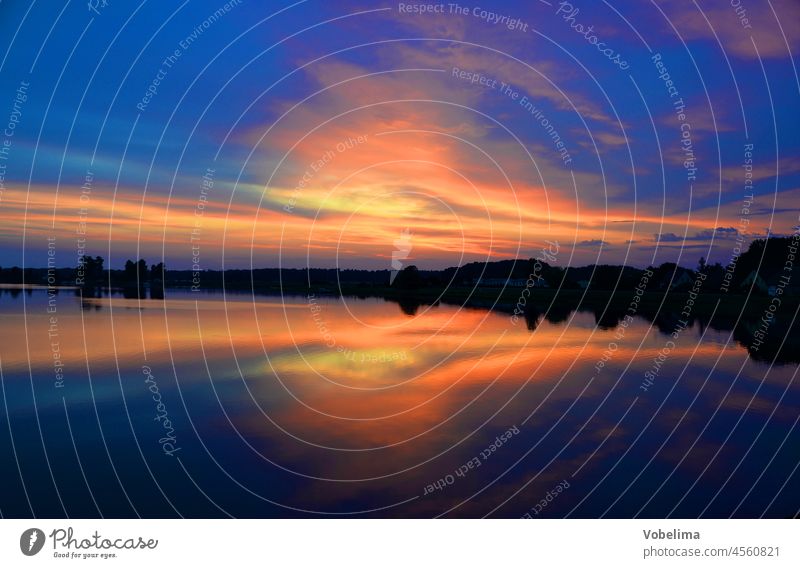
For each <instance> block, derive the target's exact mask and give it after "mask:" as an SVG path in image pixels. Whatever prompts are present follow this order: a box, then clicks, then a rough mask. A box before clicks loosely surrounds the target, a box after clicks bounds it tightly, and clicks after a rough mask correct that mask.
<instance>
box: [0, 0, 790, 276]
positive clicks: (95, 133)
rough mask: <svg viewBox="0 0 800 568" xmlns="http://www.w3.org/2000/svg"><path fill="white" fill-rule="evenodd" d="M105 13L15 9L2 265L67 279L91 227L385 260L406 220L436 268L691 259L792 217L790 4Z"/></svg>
mask: <svg viewBox="0 0 800 568" xmlns="http://www.w3.org/2000/svg"><path fill="white" fill-rule="evenodd" d="M97 4H98V7H97V10H96V11H91V10H89V9H88V8H87V5H86V3H85V2H78V3H76V2H69V3H67V4H65V5H63V6H64V9H63V11H60V10H61V6H59V7H58V8H57V9H55V8H54V7H53V5H52V4H49V3H42V2H34V3H32V4H29V3H27V2H21V1H16V2H15V1H4V2H2V4H0V25H1V26H2V37H3V38H4V39H3V40H2V49H0V56H2V58H3V59H2V66H1V67H0V82H2V87H3V93H5V102H4V103H3V105H0V122H2V123H3V125H6V124H7V122H8V121H11V120H12V117H16V118H14V120H16V119H18V122H15V124H16V128H14V129H13V134H12V135H10V136H9V135H8V131H7V132H6V134H5V135H3V136H0V138H4V141H5V143H6V144H7V145H9V146H8V160H6V162H7V167H6V168H5V170H4V174H3V193H2V201H0V221H2V227H0V239H2V248H1V249H0V264H1V265H3V266H10V265H12V264H17V265H23V264H24V265H25V266H44V265H45V264H46V261H47V258H46V250H47V239H48V238H55V239H56V242H57V243H58V248H57V254H56V257H57V264H58V265H59V266H72V265H74V264H75V255H76V246H77V245H76V242H77V239H78V236H77V235H76V227H78V226H79V225H80V223H81V221H85V222H86V226H87V227H88V230H87V231H86V233H87V234H86V235H85V237H86V249H87V252H89V253H91V254H100V255H102V256H104V257H107V258H109V259H110V262H111V264H112V265H113V266H119V265H121V264H122V263H124V261H125V259H127V258H132V257H134V256H144V257H146V258H147V259H148V260H149V261H151V262H155V261H158V260H162V259H163V260H165V261H166V263H167V266H168V267H170V266H171V267H175V268H188V267H190V266H191V265H192V264H198V262H196V261H197V259H198V258H199V259H200V261H199V264H201V265H202V267H203V268H220V267H223V266H224V267H247V266H250V265H251V264H252V265H254V266H278V265H282V266H305V265H312V266H343V267H356V266H358V267H368V268H388V267H389V263H390V259H391V255H392V251H393V250H394V246H395V245H394V244H393V243H394V240H395V239H397V238H398V237H399V236H400V235H401V233H402V231H404V230H405V229H409V230H410V234H411V235H412V236H411V243H412V251H411V255H410V259H411V260H412V261H413V262H415V263H417V264H418V265H420V266H424V267H430V268H433V267H444V266H451V265H455V264H459V263H462V262H466V261H474V260H483V259H504V258H514V257H516V256H519V257H528V256H533V255H535V254H536V252H537V251H538V250H539V249H540V248H541V247H542V246H543V243H544V241H545V240H551V241H552V240H557V241H558V242H559V243H560V244H561V245H562V247H561V251H562V253H561V254H562V256H561V258H559V262H557V263H558V264H562V265H563V264H568V263H569V264H575V265H580V264H586V263H590V262H603V263H623V262H624V263H627V264H633V265H638V266H643V265H647V264H650V263H660V262H664V261H668V260H678V261H679V262H681V263H682V264H685V265H689V266H692V265H694V264H695V263H696V261H697V258H698V257H699V256H701V255H704V256H709V257H711V259H712V260H719V261H722V262H725V261H727V259H728V258H729V257H730V254H731V250H732V247H733V244H734V242H735V239H736V236H737V231H744V232H745V233H746V235H745V236H746V239H747V240H749V239H752V238H755V237H758V236H763V235H765V234H767V233H768V232H773V233H788V232H791V231H792V230H793V227H795V226H796V225H797V224H798V219H797V213H798V204H799V203H800V183H799V180H800V147H799V143H800V140H798V126H800V125H799V124H798V122H800V120H799V119H798V112H797V109H798V102H800V96H799V95H800V81H798V74H797V69H796V65H795V63H794V62H793V59H792V54H794V53H797V52H798V48H800V35H799V34H798V29H797V22H798V20H799V19H800V8H798V5H797V3H794V2H772V4H769V3H767V2H756V1H753V2H748V3H747V4H746V12H741V11H740V13H737V12H736V10H735V9H734V8H733V7H732V6H731V3H730V2H728V1H714V2H698V3H697V4H695V3H692V2H680V1H668V2H657V3H649V2H632V1H628V2H609V3H596V2H577V1H576V2H572V3H571V4H567V3H565V2H562V3H558V2H549V3H548V2H541V1H539V2H529V3H526V4H525V6H520V5H518V3H516V2H480V3H476V4H467V3H465V4H460V7H461V8H463V9H464V10H460V11H457V12H456V11H455V10H452V11H451V4H448V3H444V4H440V5H439V6H441V7H442V8H441V10H442V11H443V12H444V13H427V14H420V13H408V12H410V11H412V10H411V9H410V8H408V6H410V5H412V4H414V3H386V2H336V3H327V2H314V1H309V2H297V3H284V2H252V1H248V0H242V1H241V2H238V3H237V2H231V3H228V4H227V5H226V4H225V3H224V2H205V1H194V0H192V1H190V2H184V3H180V2H166V3H165V2H159V3H152V2H143V3H141V4H136V3H122V2H113V3H112V2H109V3H108V5H107V6H105V7H100V6H99V4H100V2H98V3H97ZM226 6H227V9H226V8H225V7H226ZM575 10H577V12H576V11H575ZM773 10H774V12H773ZM742 13H743V14H745V15H744V16H742V15H741V14H742ZM504 17H505V18H506V19H505V20H503V18H504ZM514 18H516V19H517V20H518V21H519V22H520V25H519V26H517V27H518V28H519V27H522V26H523V25H524V28H525V29H513V30H511V29H508V27H507V26H504V24H503V22H504V21H505V22H508V21H509V20H511V19H514ZM743 18H746V22H745V21H744V19H743ZM590 27H591V30H590V31H587V30H589V28H590ZM12 40H13V41H12ZM598 43H602V44H604V49H607V50H609V51H608V52H606V53H604V52H603V51H602V50H601V49H599V48H598V45H597V44H598ZM611 55H618V57H617V62H615V61H614V60H613V57H612V56H611ZM659 55H660V59H659V60H660V62H661V63H663V65H664V69H665V70H666V71H667V72H668V73H669V76H670V80H671V81H673V86H674V88H675V89H676V90H677V92H678V93H679V96H677V97H670V94H669V91H668V89H667V85H666V83H665V81H664V80H663V78H661V77H659V74H661V73H662V69H661V68H660V67H658V66H656V64H655V62H654V58H656V59H658V56H659ZM169 56H172V57H173V59H172V60H171V61H169V60H167V58H168V57H169ZM619 61H624V62H625V63H626V66H622V67H626V68H621V66H620V64H619ZM459 72H464V73H467V74H469V75H461V76H459V74H458V73H459ZM465 76H468V77H470V79H464V78H462V77H465ZM472 77H478V79H476V81H477V82H476V83H472V82H471V78H472ZM156 81H158V84H157V85H156V84H154V83H155V82H156ZM26 84H28V85H29V86H27V87H26V88H25V89H24V94H25V97H24V99H25V100H24V101H22V100H20V97H18V96H17V91H18V89H19V88H20V86H24V85H26ZM504 84H505V85H507V86H508V88H507V89H505V90H504V89H502V88H501V85H504ZM148 89H151V93H152V96H150V97H149V99H148V98H147V96H148ZM153 89H155V91H154V92H153ZM515 94H516V96H515ZM143 99H144V100H147V102H146V104H144V103H143ZM677 99H682V100H683V101H684V103H685V113H684V114H685V116H684V118H683V119H681V118H679V117H678V116H677V114H676V112H675V106H674V105H673V103H674V102H675V101H676V100H677ZM523 100H524V101H528V102H529V103H530V104H531V105H533V106H532V107H526V106H525V105H524V104H521V101H523ZM15 103H16V107H15ZM137 104H140V105H141V106H140V107H138V108H137ZM5 111H7V113H6V112H5ZM6 114H7V116H6ZM6 118H8V121H7V120H6ZM684 131H688V132H689V135H688V139H689V141H690V143H691V149H692V151H693V153H694V157H695V161H696V164H695V167H696V168H697V171H696V175H693V176H690V175H689V172H688V171H687V168H686V167H684V164H683V162H684V159H685V157H686V156H685V153H684V148H683V147H682V146H681V141H682V140H684V139H686V138H682V136H684V134H682V133H683V132H684ZM554 132H555V133H556V134H557V136H558V139H559V140H560V141H561V143H562V144H563V146H562V147H563V148H565V149H566V151H568V154H569V158H570V160H569V162H568V163H564V159H563V153H561V154H560V153H559V147H557V145H556V143H555V142H554V135H553V133H554ZM359 137H362V138H363V139H364V141H362V142H357V140H358V138H359ZM352 140H356V142H349V141H352ZM0 144H2V142H0ZM340 144H341V151H340V150H338V149H337V148H339V147H340V146H339V145H340ZM749 144H752V179H753V188H754V199H753V200H752V201H753V204H752V206H751V207H749V208H748V209H749V211H748V212H747V213H746V214H745V215H744V217H745V218H746V225H744V224H743V221H742V217H743V215H742V214H741V209H742V204H743V201H748V199H747V198H746V195H747V193H748V190H747V188H746V187H745V185H744V182H745V168H744V167H743V164H744V162H745V160H747V159H750V158H748V156H747V155H746V154H745V148H746V145H749ZM325 156H328V157H329V159H324V158H325ZM321 159H322V162H319V160H321ZM323 162H324V163H323ZM315 164H318V165H319V167H318V168H316V169H315ZM209 170H213V173H212V174H208V172H209ZM307 172H311V174H313V175H308V176H306V178H307V181H306V182H305V183H302V187H300V185H301V181H302V180H303V176H304V175H305V174H306V173H307ZM0 173H2V172H0ZM87 173H88V174H90V175H91V176H92V181H91V183H90V185H91V188H90V192H89V195H88V197H84V198H83V200H81V195H82V194H83V195H87V193H86V191H84V192H83V193H82V191H81V186H82V185H86V177H87ZM204 175H210V177H211V178H212V179H213V184H211V185H209V184H206V186H205V187H204V185H203V176H204ZM692 178H694V179H692ZM287 205H289V207H288V208H287ZM731 229H735V230H731Z"/></svg>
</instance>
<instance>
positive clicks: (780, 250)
mask: <svg viewBox="0 0 800 568" xmlns="http://www.w3.org/2000/svg"><path fill="white" fill-rule="evenodd" d="M797 245H798V236H797V235H795V236H793V237H772V238H769V239H758V240H754V241H753V242H752V243H751V244H750V246H749V248H748V249H747V251H745V252H743V253H741V254H740V255H738V256H733V258H732V259H731V261H730V262H729V263H728V264H727V265H724V266H723V265H722V264H719V263H715V264H708V263H707V262H706V261H705V259H704V258H702V257H701V258H700V259H699V261H698V264H697V266H696V267H695V268H694V269H688V268H684V267H681V266H678V265H676V264H675V263H671V262H668V263H664V264H661V265H660V266H657V267H652V266H651V267H648V268H647V270H648V271H651V272H652V273H653V276H652V277H651V278H650V279H649V282H650V284H649V285H648V289H650V290H666V289H669V290H675V291H683V290H688V289H690V288H691V287H692V285H693V282H694V281H695V279H696V277H697V274H698V273H699V272H702V273H704V274H705V278H704V280H703V290H704V291H709V292H710V291H714V292H719V291H724V292H729V293H737V292H747V291H750V290H752V292H753V293H756V294H769V293H771V289H772V288H774V287H777V286H781V287H784V288H796V287H798V286H800V274H797V272H798V270H797V267H796V262H795V261H796V259H795V255H796V253H797ZM644 270H645V269H640V268H634V267H630V266H614V265H590V266H582V267H576V268H573V267H570V268H563V267H559V266H552V265H550V264H548V263H546V262H544V261H540V260H536V259H527V260H516V261H513V260H501V261H497V262H488V263H484V262H473V263H469V264H465V265H463V266H460V267H451V268H447V269H444V270H419V269H417V267H416V266H407V267H405V268H404V269H403V270H401V271H399V272H398V273H395V274H394V275H393V274H392V272H391V271H389V270H351V269H335V268H331V269H326V268H312V269H285V268H284V269H278V268H257V269H253V270H249V269H228V270H224V271H221V270H203V271H192V270H167V268H166V267H165V265H164V264H163V263H158V264H152V265H149V266H148V264H147V262H146V261H145V260H144V259H140V260H138V261H133V260H128V261H127V262H126V263H125V268H124V269H121V270H119V269H107V268H105V267H104V260H103V258H101V257H99V256H95V257H92V256H84V257H83V258H82V261H81V263H80V264H79V265H78V266H77V267H75V268H49V269H48V268H25V269H21V268H19V267H16V266H15V267H12V268H0V282H1V283H4V284H22V283H25V284H38V285H45V286H48V285H49V286H79V287H83V288H97V287H117V288H144V287H149V288H151V289H152V288H163V287H186V288H193V289H196V290H204V289H219V288H222V287H223V286H224V287H225V288H229V289H237V290H245V289H254V290H259V289H265V288H266V289H275V288H280V287H284V288H290V289H298V288H320V287H323V288H324V287H330V288H331V289H332V290H334V291H335V290H336V289H337V288H338V287H339V286H340V285H346V286H348V287H364V288H381V287H382V288H388V287H390V280H392V284H391V287H392V288H395V289H400V290H414V289H425V288H444V287H448V286H475V285H478V286H482V285H486V283H489V282H491V284H490V285H495V286H496V285H498V282H499V283H503V282H505V281H509V280H513V281H519V280H523V279H525V280H529V279H530V277H531V275H535V277H536V281H537V284H536V285H537V286H545V287H552V288H561V289H582V288H588V289H592V290H613V289H618V290H620V289H621V290H626V289H633V288H635V287H636V286H637V285H638V284H639V283H640V281H641V278H642V275H643V273H644ZM393 276H394V278H392V277H393ZM782 278H783V281H782V282H781V279H782Z"/></svg>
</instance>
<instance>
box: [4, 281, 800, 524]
mask: <svg viewBox="0 0 800 568" xmlns="http://www.w3.org/2000/svg"><path fill="white" fill-rule="evenodd" d="M0 326H2V342H0V368H1V369H2V389H1V390H0V395H1V396H2V399H3V402H2V405H0V412H1V413H2V414H3V416H2V419H1V420H0V424H2V427H0V452H1V455H2V456H3V459H2V460H0V479H2V486H0V514H2V516H4V517H30V516H36V517H64V516H69V517H98V516H104V517H136V516H141V517H177V516H184V517H219V516H228V515H230V516H236V517H293V516H316V515H338V516H342V515H344V516H352V515H363V516H377V517H408V516H413V517H419V516H422V517H432V516H440V515H441V516H465V517H482V516H499V517H522V516H525V515H529V516H531V517H534V518H536V517H636V516H640V517H667V516H669V517H698V516H706V517H728V516H735V517H760V516H766V517H792V516H795V515H797V513H798V510H800V472H798V464H799V463H800V459H799V458H798V456H799V455H800V431H798V428H797V423H798V418H799V417H800V386H799V385H798V384H797V381H796V375H797V371H798V366H797V365H795V364H776V365H770V363H769V362H764V361H756V360H753V359H752V358H750V357H749V356H748V353H747V351H746V349H745V348H744V347H742V346H741V345H740V344H738V343H737V342H736V341H734V340H733V339H732V338H731V332H730V331H719V330H714V329H713V328H711V327H704V328H703V329H701V328H700V326H699V325H698V324H696V323H695V324H693V325H692V326H690V327H688V328H687V329H685V330H684V331H683V332H682V333H681V334H680V336H679V337H678V338H677V339H675V340H674V343H673V344H672V346H671V347H669V348H668V352H666V351H665V346H666V345H667V344H668V343H667V342H669V341H670V340H672V338H671V336H670V335H668V334H666V333H664V332H663V331H659V330H658V329H657V328H656V327H654V326H653V324H652V323H651V322H649V321H647V320H645V319H640V318H638V317H636V318H634V319H633V320H632V321H630V322H629V324H628V326H627V327H624V326H621V325H617V326H616V327H609V326H598V325H597V321H596V317H595V316H594V315H593V314H591V313H583V312H573V313H571V314H569V316H568V317H567V318H565V319H563V320H562V321H558V322H556V323H554V322H551V321H548V320H546V319H542V320H540V321H536V322H528V325H526V322H525V321H524V320H519V321H512V319H511V318H510V316H509V314H504V313H500V312H493V311H488V310H482V309H467V308H462V307H459V306H450V305H444V304H442V305H437V306H424V305H423V306H419V307H417V308H412V309H409V307H408V306H400V305H398V304H397V303H393V302H389V301H385V300H383V299H378V298H367V299H355V298H321V297H313V298H308V297H305V296H293V297H284V298H280V297H270V296H256V297H255V298H254V297H253V296H252V295H248V294H223V293H222V292H219V293H196V292H195V293H192V292H189V291H174V290H170V291H168V293H167V295H166V299H164V300H158V299H155V300H154V299H136V298H132V299H130V298H129V299H126V298H123V297H122V296H111V297H103V298H92V299H81V298H80V297H78V296H77V295H76V293H75V292H74V291H72V290H62V291H60V293H59V294H57V295H55V296H49V295H48V292H47V290H43V289H39V290H26V291H21V290H8V289H6V290H3V291H2V292H1V293H0ZM530 328H533V329H530ZM659 353H662V354H665V355H664V356H663V357H662V359H663V361H660V364H657V365H656V364H655V363H654V360H658V356H659ZM601 362H602V365H601V364H600V363H601ZM654 365H655V367H654ZM647 373H649V375H648V374H647ZM648 377H649V380H648ZM643 386H644V387H646V388H643Z"/></svg>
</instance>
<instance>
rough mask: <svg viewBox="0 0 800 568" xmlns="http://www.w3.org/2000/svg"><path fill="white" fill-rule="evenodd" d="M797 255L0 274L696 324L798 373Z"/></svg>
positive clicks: (56, 284)
mask: <svg viewBox="0 0 800 568" xmlns="http://www.w3.org/2000/svg"><path fill="white" fill-rule="evenodd" d="M797 247H798V235H795V236H793V237H772V238H769V239H759V240H755V241H753V242H752V243H751V244H750V247H749V248H748V250H747V251H745V252H743V253H742V254H741V255H738V256H736V257H734V258H732V260H731V262H730V263H729V264H728V265H727V266H722V265H721V264H718V263H717V264H713V265H712V264H708V263H706V261H705V259H704V258H702V257H701V258H700V260H699V261H698V264H697V267H696V268H695V269H688V268H684V267H681V266H677V265H675V264H674V263H664V264H661V265H660V266H658V267H653V266H651V267H648V268H645V269H640V268H633V267H627V266H610V265H590V266H584V267H577V268H573V267H569V268H562V267H558V266H551V265H549V264H548V263H546V262H545V261H544V260H538V259H525V260H517V261H510V260H503V261H496V262H488V263H470V264H466V265H463V266H460V267H451V268H447V269H444V270H421V269H418V268H417V267H416V266H413V265H410V266H406V267H405V268H403V269H402V270H400V271H397V272H396V273H395V277H394V279H393V281H392V279H391V278H390V277H391V271H389V270H347V269H322V268H312V269H277V268H261V269H253V270H245V269H229V270H224V271H220V270H202V271H201V270H194V271H193V270H167V269H166V267H165V265H164V264H163V263H159V264H154V265H151V266H149V267H148V265H147V263H146V262H145V261H144V260H139V261H138V262H134V261H131V260H129V261H128V262H127V263H126V265H125V268H124V269H122V270H113V269H112V270H108V269H105V268H104V267H103V264H104V261H103V259H102V258H101V257H90V256H85V257H83V258H82V262H81V263H80V264H79V266H77V267H76V268H27V269H24V270H23V269H20V268H17V267H13V268H0V284H6V285H8V284H11V285H27V286H38V287H45V288H47V289H48V290H49V291H50V293H54V294H55V293H59V290H60V291H61V292H64V287H69V288H71V289H73V290H75V293H76V294H78V295H80V296H81V297H83V298H97V297H101V296H105V295H109V294H112V293H121V294H122V295H123V296H124V297H126V298H148V297H149V298H151V299H164V298H165V295H166V294H168V291H169V290H170V289H184V290H188V291H193V292H205V291H218V290H226V291H230V292H252V293H254V294H264V295H277V294H284V295H303V296H306V297H312V296H315V297H316V296H329V297H338V296H349V297H358V298H368V297H377V298H383V299H384V300H386V301H387V302H394V303H397V304H399V306H400V309H401V310H402V311H403V312H404V313H406V314H407V315H414V314H416V313H417V310H418V309H419V307H420V306H424V305H436V304H438V303H445V304H455V305H463V306H465V307H468V308H477V309H490V310H494V311H497V312H500V313H506V314H509V315H510V318H511V321H512V323H513V324H515V325H516V324H517V323H518V322H521V323H522V324H524V325H525V326H526V327H527V328H528V329H529V330H535V329H536V326H537V325H539V323H540V322H541V321H542V320H543V319H544V320H546V321H548V322H551V323H559V322H563V321H566V320H567V319H568V318H569V317H570V316H571V315H572V314H573V313H574V312H590V313H593V314H594V317H595V321H596V323H597V325H598V326H599V327H600V328H602V329H614V328H617V327H618V326H619V325H620V324H622V325H627V322H628V321H630V319H631V318H632V317H634V316H640V317H643V318H645V319H646V320H648V321H650V322H652V323H653V324H654V326H655V327H657V328H658V329H659V331H661V332H663V333H665V334H675V333H676V330H678V332H679V331H680V330H682V329H685V328H687V327H691V326H693V325H695V324H698V325H699V326H700V330H701V331H702V330H705V329H706V328H709V327H710V328H711V329H714V330H718V331H731V330H732V331H733V337H734V339H735V340H736V341H737V342H739V343H740V344H741V345H743V346H744V347H746V348H747V350H748V352H749V353H750V355H751V357H752V358H754V359H757V360H762V361H772V360H776V361H777V362H782V363H800V329H798V328H800V325H798V323H797V321H796V317H795V316H796V315H797V312H798V306H799V305H800V293H798V292H800V270H798V268H797V266H796V263H795V254H796V252H797V250H796V249H797ZM390 282H391V284H390ZM7 291H8V290H7ZM12 292H13V290H12Z"/></svg>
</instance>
